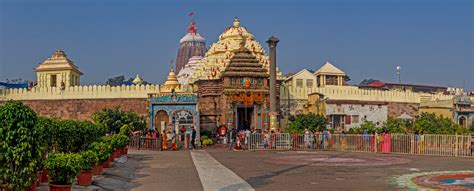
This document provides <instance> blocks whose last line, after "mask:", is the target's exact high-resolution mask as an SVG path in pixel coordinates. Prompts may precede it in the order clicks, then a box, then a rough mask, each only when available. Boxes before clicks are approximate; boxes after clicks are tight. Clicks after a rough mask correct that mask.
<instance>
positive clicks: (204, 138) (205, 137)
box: [201, 135, 209, 141]
mask: <svg viewBox="0 0 474 191" xmlns="http://www.w3.org/2000/svg"><path fill="white" fill-rule="evenodd" d="M206 139H209V137H208V136H206V135H203V136H201V140H202V141H203V140H206Z"/></svg>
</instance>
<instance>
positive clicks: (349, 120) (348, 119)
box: [345, 115, 351, 125]
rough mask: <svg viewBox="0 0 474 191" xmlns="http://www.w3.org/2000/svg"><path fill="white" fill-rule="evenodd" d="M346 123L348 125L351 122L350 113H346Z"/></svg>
mask: <svg viewBox="0 0 474 191" xmlns="http://www.w3.org/2000/svg"><path fill="white" fill-rule="evenodd" d="M345 121H346V125H350V124H351V116H350V115H346V120H345Z"/></svg>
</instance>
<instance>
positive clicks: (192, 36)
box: [179, 32, 206, 43]
mask: <svg viewBox="0 0 474 191" xmlns="http://www.w3.org/2000/svg"><path fill="white" fill-rule="evenodd" d="M184 42H206V39H205V38H204V37H202V36H201V35H200V34H199V33H197V32H196V33H187V34H186V35H184V36H183V38H181V40H179V43H184Z"/></svg>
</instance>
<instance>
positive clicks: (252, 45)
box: [189, 18, 282, 84]
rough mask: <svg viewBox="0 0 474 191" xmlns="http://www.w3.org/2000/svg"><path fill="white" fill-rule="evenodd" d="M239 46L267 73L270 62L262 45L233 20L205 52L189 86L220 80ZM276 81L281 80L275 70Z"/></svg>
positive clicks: (190, 79)
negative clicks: (197, 82)
mask: <svg viewBox="0 0 474 191" xmlns="http://www.w3.org/2000/svg"><path fill="white" fill-rule="evenodd" d="M241 45H243V46H244V48H245V49H246V50H247V51H248V52H247V53H248V54H251V55H253V56H254V57H255V59H256V60H257V61H258V63H259V64H261V65H260V67H262V68H264V69H266V71H267V73H268V72H269V67H270V60H269V58H268V56H267V55H266V54H265V50H264V49H263V47H262V45H261V44H260V43H259V42H257V41H256V40H255V37H254V36H253V35H252V34H251V33H250V32H249V31H248V30H247V29H246V28H245V27H243V26H241V25H240V21H239V19H237V18H235V19H234V20H233V23H232V26H230V27H228V28H227V29H226V30H225V31H224V32H223V33H222V34H221V35H220V36H219V40H218V41H217V42H215V43H213V44H212V46H211V47H210V48H209V50H208V51H207V52H206V55H205V57H204V58H203V59H202V60H201V61H199V64H198V66H197V68H196V70H195V71H194V72H193V74H192V76H191V77H190V78H189V84H193V83H195V82H196V81H198V80H216V79H220V77H221V73H222V72H224V70H225V69H226V67H227V66H229V64H230V61H231V59H232V58H233V56H234V55H235V54H236V53H237V52H238V51H236V50H238V49H240V48H241ZM277 79H282V75H281V72H279V71H278V68H277Z"/></svg>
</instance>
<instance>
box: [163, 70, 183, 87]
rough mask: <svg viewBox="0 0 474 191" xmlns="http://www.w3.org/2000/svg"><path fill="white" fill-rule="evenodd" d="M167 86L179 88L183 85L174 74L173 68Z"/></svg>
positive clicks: (166, 82)
mask: <svg viewBox="0 0 474 191" xmlns="http://www.w3.org/2000/svg"><path fill="white" fill-rule="evenodd" d="M164 85H165V86H179V85H181V84H180V83H179V82H178V79H177V78H176V75H175V74H174V69H173V68H171V70H170V73H169V74H168V78H167V79H166V81H165V84H164Z"/></svg>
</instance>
